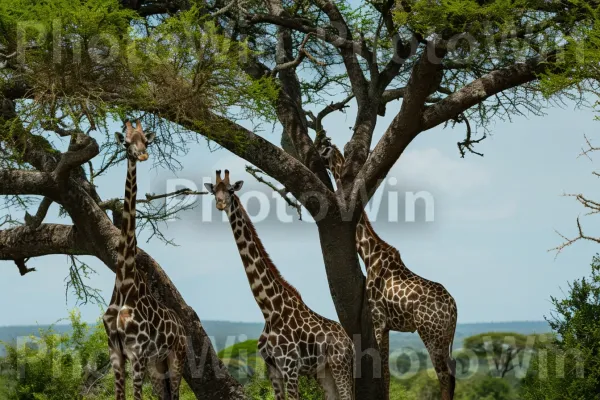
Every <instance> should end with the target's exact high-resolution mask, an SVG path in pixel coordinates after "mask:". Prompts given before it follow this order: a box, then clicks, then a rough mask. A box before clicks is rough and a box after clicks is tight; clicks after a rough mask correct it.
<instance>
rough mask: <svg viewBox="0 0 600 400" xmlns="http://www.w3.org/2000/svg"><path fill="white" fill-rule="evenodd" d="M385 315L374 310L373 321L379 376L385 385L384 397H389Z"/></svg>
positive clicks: (387, 335)
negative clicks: (377, 348)
mask: <svg viewBox="0 0 600 400" xmlns="http://www.w3.org/2000/svg"><path fill="white" fill-rule="evenodd" d="M384 321H385V317H384V316H383V314H381V313H378V312H374V313H373V323H374V325H375V326H374V330H375V340H376V341H377V345H378V346H379V353H380V355H381V369H382V371H381V377H382V378H383V384H384V386H385V391H384V396H385V399H389V397H390V393H389V391H390V361H389V359H390V331H389V329H387V328H386V326H385V322H384Z"/></svg>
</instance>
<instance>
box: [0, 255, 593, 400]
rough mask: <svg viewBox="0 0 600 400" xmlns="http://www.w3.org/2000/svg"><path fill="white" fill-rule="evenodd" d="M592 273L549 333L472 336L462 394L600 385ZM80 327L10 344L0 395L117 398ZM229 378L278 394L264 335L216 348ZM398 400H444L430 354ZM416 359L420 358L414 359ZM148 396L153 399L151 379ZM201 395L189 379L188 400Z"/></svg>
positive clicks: (411, 372)
mask: <svg viewBox="0 0 600 400" xmlns="http://www.w3.org/2000/svg"><path fill="white" fill-rule="evenodd" d="M591 267H592V271H591V275H590V277H587V278H582V279H580V280H576V281H574V282H573V283H571V284H570V285H569V291H568V293H567V294H566V297H565V298H563V299H557V298H553V299H552V303H553V306H554V313H553V314H552V315H551V316H549V317H548V322H549V324H550V326H551V328H552V330H553V333H551V334H543V335H522V334H517V333H514V332H489V333H484V334H479V335H475V336H471V337H468V338H466V339H465V340H464V343H463V347H462V349H460V350H457V351H455V357H456V359H457V360H458V364H459V367H458V370H457V378H458V379H457V382H458V384H457V389H456V397H455V398H456V399H457V400H481V399H483V400H519V399H523V400H542V399H544V400H547V399H556V400H558V399H582V400H583V399H591V398H594V396H595V394H596V393H598V390H599V389H600V388H599V387H598V377H597V374H598V363H599V362H600V360H599V359H598V354H599V352H598V346H599V343H600V340H599V339H600V337H599V336H598V335H599V328H598V326H597V323H596V321H597V318H598V316H599V314H600V257H598V256H597V257H595V258H594V260H593V262H592V266H591ZM69 321H70V323H71V326H72V331H71V332H70V333H62V334H58V333H56V332H55V331H53V330H52V328H50V329H44V330H40V332H39V334H38V335H36V336H35V337H31V338H30V339H28V340H21V341H20V342H19V344H7V355H6V356H5V357H4V358H2V359H0V383H1V385H0V396H2V397H1V398H3V399H7V400H62V399H67V398H68V399H81V400H83V399H91V400H108V399H111V398H113V396H114V394H113V390H114V387H113V380H112V371H111V369H110V365H109V362H108V355H107V352H106V348H105V343H106V333H105V331H104V328H103V327H102V326H101V325H93V324H92V325H89V324H86V323H84V322H82V321H81V318H80V316H79V314H78V313H77V312H76V311H74V312H72V313H71V315H70V319H69ZM218 356H219V358H220V359H221V361H222V362H223V363H224V364H225V365H226V366H227V368H228V370H229V373H230V374H231V376H233V377H235V379H236V380H237V381H238V382H239V383H240V384H241V385H243V387H244V391H245V395H246V396H247V397H248V398H249V399H252V400H263V399H273V390H272V387H271V383H270V382H269V380H268V379H267V377H266V372H265V365H264V362H263V361H262V359H261V358H260V356H259V355H258V354H257V341H256V340H248V341H245V342H241V343H237V344H235V345H233V346H231V347H227V348H225V349H223V350H221V351H220V352H219V353H218ZM390 363H392V364H395V365H394V366H395V368H391V370H392V371H394V372H395V373H394V375H393V379H392V382H391V386H390V399H392V400H438V399H439V398H440V393H439V385H438V383H437V379H436V378H435V372H434V371H433V370H432V369H431V368H430V363H429V362H428V359H427V354H426V353H424V352H420V353H418V354H417V357H413V358H412V359H411V358H409V359H407V358H406V357H402V356H399V357H396V358H394V357H392V358H391V360H390ZM413 363H416V364H413ZM144 388H145V396H148V398H153V397H152V396H153V394H152V392H151V388H150V385H149V384H148V385H145V387H144ZM300 394H301V398H302V399H308V400H322V399H324V394H323V392H322V390H321V388H320V387H319V386H318V384H317V383H316V381H315V380H314V379H308V378H302V379H301V385H300ZM194 398H195V395H194V393H193V392H192V391H191V389H190V388H189V386H187V385H186V384H184V386H183V388H182V399H184V400H187V399H194Z"/></svg>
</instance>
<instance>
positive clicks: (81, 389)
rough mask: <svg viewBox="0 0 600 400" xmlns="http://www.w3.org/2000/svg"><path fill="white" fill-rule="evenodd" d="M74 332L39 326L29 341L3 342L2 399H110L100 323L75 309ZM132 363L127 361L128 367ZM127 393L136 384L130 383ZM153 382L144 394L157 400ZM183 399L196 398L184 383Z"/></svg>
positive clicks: (109, 372) (111, 390) (109, 371)
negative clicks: (91, 321)
mask: <svg viewBox="0 0 600 400" xmlns="http://www.w3.org/2000/svg"><path fill="white" fill-rule="evenodd" d="M69 321H70V323H71V327H72V331H71V332H69V333H63V334H58V333H56V332H55V331H54V330H53V329H52V328H48V329H40V330H39V334H38V337H33V336H32V337H30V338H28V340H27V341H26V343H16V344H10V343H5V347H6V351H7V355H6V357H5V358H3V359H0V383H1V384H0V398H2V399H3V400H64V399H69V400H82V399H89V400H110V399H114V376H113V372H112V368H111V367H110V360H109V357H108V351H107V348H106V343H107V337H106V332H105V331H104V327H103V326H102V324H100V323H98V324H95V325H93V326H90V325H88V324H86V323H84V322H82V321H81V316H80V314H79V312H77V311H72V312H71V314H70V318H69ZM128 367H129V365H128ZM127 387H128V389H127V390H128V392H129V393H131V391H132V382H131V380H128V382H127ZM153 397H154V396H153V393H152V388H151V385H150V384H149V383H146V384H145V385H144V398H153ZM181 399H182V400H192V399H195V396H194V395H193V393H192V392H191V391H190V389H189V387H188V386H187V384H185V382H183V384H182V390H181Z"/></svg>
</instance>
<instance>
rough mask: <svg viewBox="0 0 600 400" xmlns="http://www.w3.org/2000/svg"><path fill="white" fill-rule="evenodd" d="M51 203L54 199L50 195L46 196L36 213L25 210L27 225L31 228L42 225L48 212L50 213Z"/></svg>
mask: <svg viewBox="0 0 600 400" xmlns="http://www.w3.org/2000/svg"><path fill="white" fill-rule="evenodd" d="M51 205H52V200H51V199H50V198H49V197H44V198H43V199H42V202H41V203H40V206H39V208H38V211H37V213H36V214H35V215H31V214H29V213H28V212H25V225H27V226H29V227H31V228H37V227H38V226H40V225H41V223H42V222H44V218H46V214H48V209H49V208H50V206H51Z"/></svg>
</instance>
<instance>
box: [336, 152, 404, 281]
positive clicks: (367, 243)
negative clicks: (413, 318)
mask: <svg viewBox="0 0 600 400" xmlns="http://www.w3.org/2000/svg"><path fill="white" fill-rule="evenodd" d="M343 167H344V155H343V154H342V152H341V151H340V150H339V149H338V148H337V147H336V146H333V154H332V156H331V157H330V158H329V170H330V171H331V174H332V175H333V179H334V180H335V184H336V186H337V187H340V186H341V184H342V182H341V180H342V178H341V177H342V168H343ZM376 245H379V246H378V250H379V251H386V250H389V249H393V250H395V249H394V248H393V247H392V246H390V245H389V244H388V243H386V242H385V241H384V240H383V239H381V238H380V237H379V235H377V233H375V231H374V230H373V226H372V225H371V222H370V221H369V218H368V217H367V213H366V212H365V211H364V210H363V212H362V215H361V217H360V219H359V220H358V224H357V226H356V250H357V251H358V254H359V255H360V258H361V259H362V260H363V262H364V263H365V268H367V269H369V267H370V265H371V264H372V262H373V261H374V258H373V257H372V256H373V254H372V252H373V250H374V248H375V246H376Z"/></svg>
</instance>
